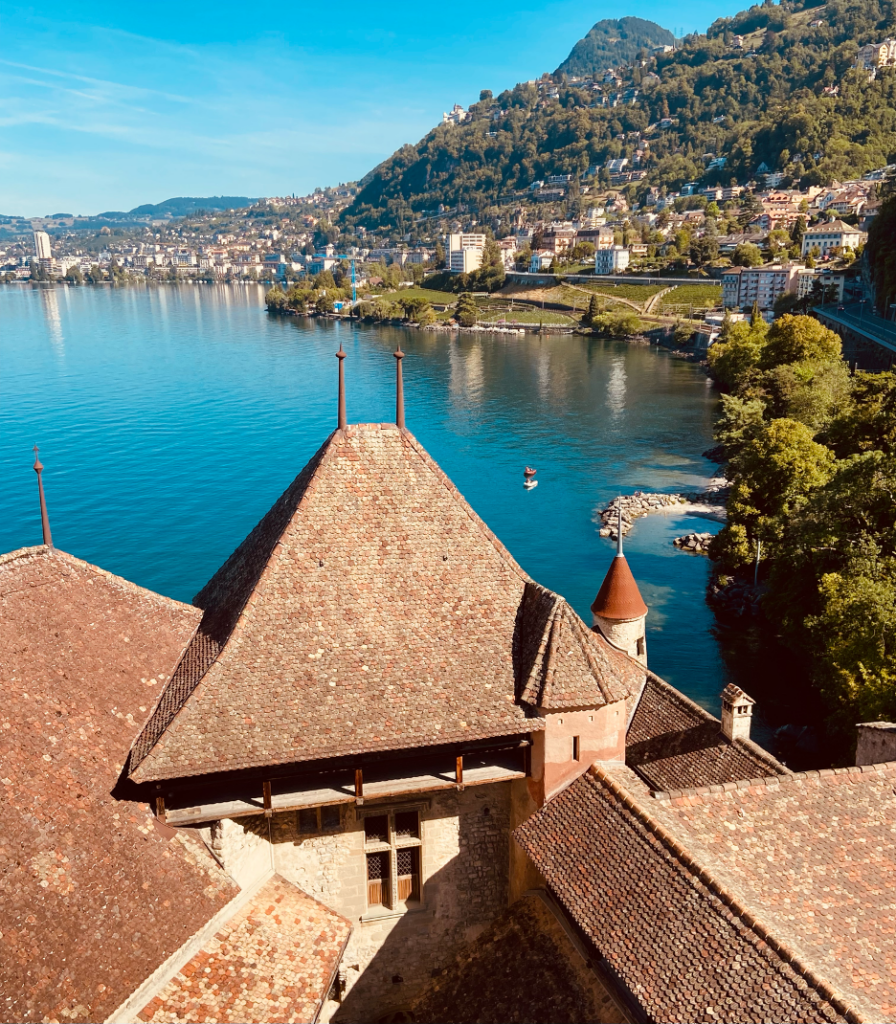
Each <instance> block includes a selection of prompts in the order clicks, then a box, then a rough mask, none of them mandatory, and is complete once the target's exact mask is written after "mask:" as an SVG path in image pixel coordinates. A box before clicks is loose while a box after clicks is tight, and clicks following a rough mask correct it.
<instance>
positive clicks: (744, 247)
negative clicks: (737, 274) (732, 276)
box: [731, 242, 763, 267]
mask: <svg viewBox="0 0 896 1024" xmlns="http://www.w3.org/2000/svg"><path fill="white" fill-rule="evenodd" d="M731 262H732V263H733V264H734V266H735V267H761V266H762V262H763V260H762V253H761V252H760V250H759V246H758V245H753V243H752V242H741V243H740V244H739V245H736V246H735V247H734V252H733V253H732V254H731Z"/></svg>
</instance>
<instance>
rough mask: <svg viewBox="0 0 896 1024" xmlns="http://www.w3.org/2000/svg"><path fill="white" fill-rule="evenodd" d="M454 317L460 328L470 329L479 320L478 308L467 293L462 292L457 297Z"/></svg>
mask: <svg viewBox="0 0 896 1024" xmlns="http://www.w3.org/2000/svg"><path fill="white" fill-rule="evenodd" d="M454 317H455V319H456V320H457V322H458V323H459V324H460V325H461V327H472V326H473V325H474V324H475V323H476V321H477V320H478V319H479V307H478V306H477V305H476V300H475V299H474V298H473V296H472V295H471V294H470V293H469V292H464V293H463V294H462V295H460V296H459V297H458V300H457V305H456V307H455V310H454Z"/></svg>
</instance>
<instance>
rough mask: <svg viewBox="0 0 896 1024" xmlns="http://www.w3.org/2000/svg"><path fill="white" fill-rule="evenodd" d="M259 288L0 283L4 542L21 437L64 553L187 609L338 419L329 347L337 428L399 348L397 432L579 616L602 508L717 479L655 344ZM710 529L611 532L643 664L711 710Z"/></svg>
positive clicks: (13, 539) (699, 430) (26, 515)
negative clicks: (308, 304)
mask: <svg viewBox="0 0 896 1024" xmlns="http://www.w3.org/2000/svg"><path fill="white" fill-rule="evenodd" d="M263 296H264V289H263V287H262V286H258V287H247V286H242V287H230V286H226V285H220V286H208V287H204V288H194V287H178V286H171V287H168V288H163V289H150V290H142V289H139V290H138V289H119V290H110V289H85V288H67V287H55V288H43V289H33V290H32V289H25V288H8V289H3V290H0V322H2V323H3V331H2V335H0V347H2V359H3V365H4V368H5V372H4V377H3V384H2V388H3V394H2V406H0V409H2V411H0V419H2V437H0V466H2V474H3V480H4V482H5V486H4V488H3V492H2V494H0V550H3V551H8V550H11V549H14V548H18V547H22V546H25V545H30V544H35V543H39V541H40V521H39V515H38V511H37V498H36V486H35V479H34V473H33V471H32V469H31V464H32V462H33V453H32V451H31V447H32V445H33V444H34V443H35V442H36V443H38V444H39V445H40V457H41V460H42V461H43V463H44V465H45V466H46V470H45V473H44V482H45V486H46V491H47V499H48V502H49V507H50V516H51V521H52V528H53V536H54V540H55V542H56V544H57V546H59V547H60V548H62V549H64V550H66V551H69V552H71V553H72V554H75V555H77V556H79V557H81V558H84V559H86V560H88V561H90V562H94V563H96V564H99V565H101V566H102V567H103V568H106V569H108V570H110V571H112V572H115V573H119V574H121V575H122V576H125V577H126V578H128V579H130V580H133V581H134V582H136V583H139V584H141V585H143V586H147V587H150V588H152V589H154V590H157V591H160V592H162V593H164V594H168V595H170V596H172V597H175V598H179V599H181V600H187V601H188V600H190V599H191V598H192V596H193V595H194V594H195V593H196V592H197V591H198V590H199V588H200V587H201V586H202V585H203V583H204V582H205V581H206V580H207V579H208V578H209V576H210V575H211V574H212V573H213V572H214V571H215V569H216V568H217V567H218V566H219V565H220V564H221V562H222V561H223V560H224V559H225V558H226V557H227V555H228V554H229V553H230V551H231V550H232V549H233V548H234V547H235V546H236V544H237V543H238V542H239V541H240V540H241V539H242V538H243V537H244V536H245V534H246V533H247V532H248V531H249V530H250V529H251V527H252V526H253V524H254V523H255V522H256V521H257V520H258V518H259V517H260V516H261V515H262V514H263V513H264V512H265V511H266V510H267V509H268V508H269V507H270V505H271V504H272V502H273V501H274V499H275V498H276V496H277V495H278V494H279V493H280V492H281V491H282V490H283V489H284V488H285V487H286V485H287V484H288V483H289V482H290V480H291V479H292V478H293V477H294V476H295V475H296V474H297V473H298V472H299V470H300V469H301V468H302V466H303V465H304V464H305V462H306V461H307V460H308V458H309V457H310V456H311V455H312V454H313V453H314V451H315V450H316V449H317V447H318V446H319V445H320V444H321V443H322V441H323V440H324V439H325V437H326V436H327V435H328V433H329V432H330V431H331V430H332V429H333V427H334V426H335V421H336V360H335V359H334V358H333V354H334V352H335V351H336V349H337V348H338V347H339V345H340V343H341V344H342V345H343V346H344V348H345V350H346V352H347V353H348V359H347V360H346V364H345V368H346V381H347V398H348V418H349V421H350V422H351V421H356V422H357V421H365V422H370V421H382V420H392V419H393V418H394V410H395V405H394V375H395V369H394V360H393V359H392V356H391V353H392V352H393V351H394V350H395V348H396V346H397V345H398V344H399V343H400V344H401V346H402V348H403V349H404V350H405V351H406V353H407V358H406V359H405V361H404V374H405V387H406V402H407V423H408V427H409V428H410V429H411V430H412V431H413V432H414V433H415V434H416V435H417V436H418V437H419V438H420V440H421V441H422V443H423V444H424V445H425V446H426V448H427V449H428V451H429V452H430V453H431V454H432V455H433V456H434V457H435V458H436V459H437V460H438V461H439V463H440V464H441V465H442V467H443V468H444V469H445V471H446V472H447V473H448V474H449V476H450V477H451V479H452V480H454V482H455V483H456V484H457V485H458V487H459V488H460V489H461V491H462V492H463V494H464V495H465V496H466V497H467V498H468V499H469V501H470V502H471V504H472V505H473V507H474V508H475V509H476V510H477V512H479V514H480V515H481V516H482V517H483V518H484V519H485V521H486V522H487V523H488V525H489V526H490V527H491V528H492V529H493V530H494V531H495V533H496V534H497V535H498V537H500V539H501V540H502V541H503V542H504V543H505V544H506V546H507V547H508V548H509V550H510V551H511V553H512V554H513V555H514V556H515V557H516V559H517V560H518V561H519V562H520V564H521V565H522V566H523V568H524V569H526V570H527V571H528V572H529V573H530V574H531V575H532V576H533V577H534V578H535V579H537V580H538V581H540V582H541V583H543V584H545V585H546V586H549V587H551V588H553V589H555V590H557V591H559V592H560V593H562V594H564V595H565V596H566V597H567V598H568V599H569V600H570V601H571V602H572V604H573V605H574V606H575V608H576V609H577V611H578V612H579V613H580V614H581V615H582V616H583V617H584V618H585V619H586V621H588V622H589V623H590V613H589V606H590V603H591V601H592V599H593V597H594V594H595V592H596V589H597V587H598V586H599V585H600V582H601V580H602V579H603V576H604V573H605V572H606V568H607V565H608V562H609V559H610V558H611V557H612V554H613V547H612V544H611V543H610V541H608V540H606V539H602V538H601V537H600V536H599V534H598V530H599V528H600V522H599V520H598V512H599V511H600V510H601V509H603V508H604V507H605V506H606V504H607V502H608V501H609V500H610V499H612V498H613V497H614V496H615V495H617V494H619V493H627V492H631V491H633V490H636V489H643V490H649V491H679V492H681V491H692V490H696V489H698V488H699V487H701V486H702V485H703V484H704V483H705V482H706V480H708V478H709V477H710V476H711V475H712V473H713V470H714V469H715V467H714V466H713V464H712V463H710V462H708V461H707V460H706V459H704V458H703V457H702V455H701V453H702V452H703V451H704V450H706V449H707V448H708V447H710V445H711V429H712V422H713V417H714V413H715V408H716V401H717V400H716V396H715V393H714V391H713V389H712V388H711V387H709V386H708V382H707V380H706V377H705V376H704V374H703V373H702V372H701V371H700V370H699V369H698V368H697V367H695V366H693V365H692V364H689V363H686V362H683V361H678V360H675V359H674V358H671V357H670V356H669V355H668V354H666V353H664V352H660V351H657V350H656V349H654V348H650V347H647V346H632V347H628V346H626V345H625V344H622V343H616V342H612V341H607V340H601V339H597V338H587V337H576V336H567V337H559V336H545V337H537V336H532V335H527V336H525V337H522V336H513V337H495V338H490V337H488V336H480V335H469V334H464V335H458V336H457V337H454V338H452V337H451V336H450V335H446V334H444V333H438V334H435V333H432V332H423V331H414V330H407V329H400V328H380V327H363V326H360V327H359V326H353V325H351V324H349V323H345V322H333V321H326V320H306V319H304V318H288V319H287V318H276V317H269V316H267V315H265V313H264V306H263ZM527 464H528V465H531V466H534V467H535V468H536V469H537V470H538V475H537V479H538V481H539V487H538V488H536V489H535V490H533V491H531V492H527V491H526V490H524V488H523V486H522V483H523V468H524V467H525V466H526V465H527ZM338 528H339V524H338V522H334V523H333V529H334V530H338ZM717 529H718V524H716V523H711V522H709V521H707V520H704V519H697V518H694V517H693V516H688V515H681V514H677V513H671V514H669V515H660V516H652V517H648V518H645V519H641V520H639V521H638V523H637V525H636V527H635V529H634V530H633V531H632V533H631V534H630V535H629V537H628V538H627V540H626V552H627V554H628V556H629V559H630V562H631V565H632V569H633V571H634V572H635V575H636V577H637V579H638V582H639V585H640V587H641V590H642V593H643V595H644V598H645V600H646V601H647V603H648V605H649V606H650V616H649V619H648V654H649V660H650V665H651V667H652V668H653V669H654V670H655V671H656V672H658V673H659V674H660V675H662V676H664V677H665V678H667V679H668V680H669V681H670V682H672V683H674V684H675V685H676V686H678V687H680V688H681V689H683V690H684V691H685V692H687V693H688V694H689V695H690V696H692V697H693V698H694V699H696V700H698V701H699V702H700V703H702V704H704V705H705V706H707V707H708V708H710V709H712V710H714V711H717V710H718V693H719V691H720V690H721V689H722V687H723V686H724V685H725V682H727V680H728V678H729V677H728V674H727V670H726V666H725V661H724V657H723V653H724V652H723V651H722V649H721V648H720V644H719V641H718V639H717V638H716V636H715V635H714V632H713V628H714V627H713V618H712V615H711V613H710V611H709V609H708V608H707V606H706V604H705V601H704V591H705V587H706V582H707V573H708V563H707V561H706V559H705V558H703V557H700V556H695V555H689V554H686V553H684V552H681V551H678V550H676V549H675V548H674V547H673V545H672V540H673V538H675V537H676V536H679V535H681V534H683V533H686V532H689V531H691V530H699V531H706V530H712V531H713V532H714V531H716V530H717ZM744 685H745V686H746V685H747V684H746V683H744ZM761 728H762V726H761V724H760V729H761Z"/></svg>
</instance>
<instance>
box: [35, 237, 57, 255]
mask: <svg viewBox="0 0 896 1024" xmlns="http://www.w3.org/2000/svg"><path fill="white" fill-rule="evenodd" d="M34 255H35V256H36V257H37V258H38V259H39V260H49V259H52V258H53V253H52V251H51V250H50V236H49V235H48V234H47V233H46V231H35V232H34Z"/></svg>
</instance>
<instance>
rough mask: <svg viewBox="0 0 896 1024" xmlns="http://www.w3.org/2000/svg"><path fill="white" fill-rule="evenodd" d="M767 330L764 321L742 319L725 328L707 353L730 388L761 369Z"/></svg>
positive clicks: (712, 365)
mask: <svg viewBox="0 0 896 1024" xmlns="http://www.w3.org/2000/svg"><path fill="white" fill-rule="evenodd" d="M767 333H768V327H767V325H766V324H765V322H764V321H762V322H761V323H758V324H750V323H748V322H747V321H745V320H741V321H739V322H737V323H732V324H730V325H729V327H728V329H727V330H726V331H725V330H723V332H722V335H721V337H720V338H719V340H718V341H717V342H716V343H715V345H713V346H712V348H711V349H710V350H709V352H707V354H706V357H707V361H708V362H709V366H710V369H711V370H712V372H713V374H714V376H715V377H716V379H717V380H718V381H719V382H720V383H721V384H723V385H724V386H725V387H726V388H729V389H734V388H736V387H737V386H738V384H739V383H740V382H741V381H742V380H743V379H744V377H745V376H746V375H747V374H748V372H749V371H750V370H753V369H756V368H758V366H759V361H760V359H761V357H762V350H763V348H764V346H765V338H766V335H767Z"/></svg>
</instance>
